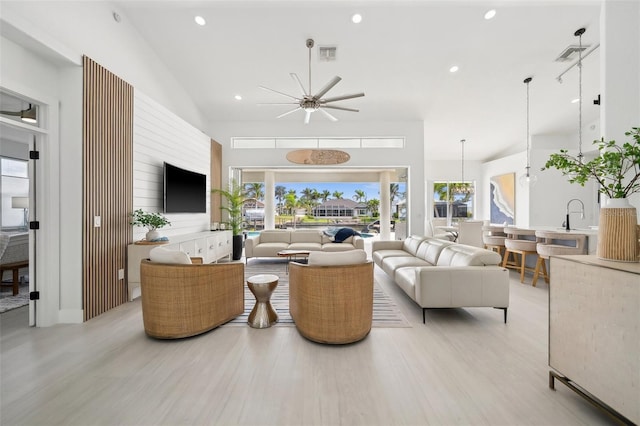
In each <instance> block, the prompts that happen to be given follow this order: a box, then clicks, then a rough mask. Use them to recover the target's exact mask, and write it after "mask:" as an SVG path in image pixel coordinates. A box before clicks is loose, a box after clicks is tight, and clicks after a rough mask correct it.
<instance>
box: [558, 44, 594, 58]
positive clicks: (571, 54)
mask: <svg viewBox="0 0 640 426" xmlns="http://www.w3.org/2000/svg"><path fill="white" fill-rule="evenodd" d="M588 48H589V45H588V44H583V45H582V49H581V48H580V46H578V45H577V44H572V45H569V47H567V48H566V49H564V50H563V51H562V53H560V55H559V56H558V57H557V58H556V62H568V61H573V60H574V59H578V52H579V51H580V50H582V51H585V50H587V49H588Z"/></svg>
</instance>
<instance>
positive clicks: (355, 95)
mask: <svg viewBox="0 0 640 426" xmlns="http://www.w3.org/2000/svg"><path fill="white" fill-rule="evenodd" d="M362 96H364V93H352V94H350V95H342V96H334V97H333V98H324V99H320V103H322V104H324V103H327V102H336V101H344V100H345V99H353V98H361V97H362Z"/></svg>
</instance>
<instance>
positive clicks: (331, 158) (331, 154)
mask: <svg viewBox="0 0 640 426" xmlns="http://www.w3.org/2000/svg"><path fill="white" fill-rule="evenodd" d="M350 158H351V156H350V155H349V154H347V153H346V152H344V151H338V150H335V149H297V150H295V151H290V152H289V153H287V160H289V161H291V162H292V163H296V164H312V165H315V164H323V165H324V164H342V163H346V162H347V161H349V159H350Z"/></svg>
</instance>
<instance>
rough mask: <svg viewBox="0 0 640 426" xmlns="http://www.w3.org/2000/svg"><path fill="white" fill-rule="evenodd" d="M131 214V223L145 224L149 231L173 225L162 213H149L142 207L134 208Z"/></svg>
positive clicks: (136, 224) (135, 224)
mask: <svg viewBox="0 0 640 426" xmlns="http://www.w3.org/2000/svg"><path fill="white" fill-rule="evenodd" d="M130 216H131V221H130V222H129V223H130V224H131V225H134V226H144V227H145V228H147V229H148V230H149V231H155V230H156V229H159V228H162V227H164V226H166V225H171V222H169V221H168V220H167V218H166V217H164V216H163V215H162V214H160V213H154V212H150V213H147V212H145V211H143V210H142V209H138V210H134V212H133V213H131V214H130Z"/></svg>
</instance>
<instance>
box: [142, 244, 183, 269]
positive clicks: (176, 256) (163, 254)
mask: <svg viewBox="0 0 640 426" xmlns="http://www.w3.org/2000/svg"><path fill="white" fill-rule="evenodd" d="M149 259H150V260H151V261H152V262H157V263H175V264H179V265H191V258H190V257H189V255H188V254H187V253H185V252H183V251H179V250H169V249H166V248H164V247H155V248H153V249H151V251H150V252H149Z"/></svg>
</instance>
